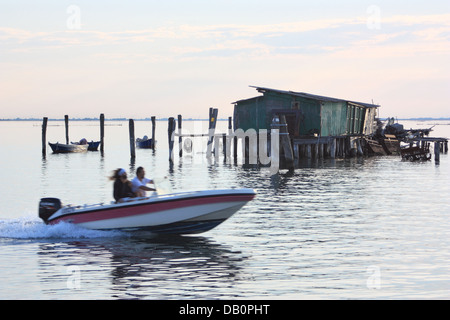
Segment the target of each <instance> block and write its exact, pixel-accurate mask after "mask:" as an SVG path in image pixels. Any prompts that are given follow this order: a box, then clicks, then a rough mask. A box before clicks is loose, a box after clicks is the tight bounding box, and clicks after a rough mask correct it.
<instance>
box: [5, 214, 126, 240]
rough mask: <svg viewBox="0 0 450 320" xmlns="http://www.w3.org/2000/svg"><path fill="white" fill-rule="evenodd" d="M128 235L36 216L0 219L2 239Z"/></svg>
mask: <svg viewBox="0 0 450 320" xmlns="http://www.w3.org/2000/svg"><path fill="white" fill-rule="evenodd" d="M124 236H125V237H127V236H129V234H128V233H126V232H121V231H116V230H112V231H109V230H108V231H102V230H89V229H85V228H82V227H80V226H77V225H74V224H72V223H66V222H61V223H58V224H55V225H46V224H44V223H43V222H42V220H40V219H38V218H35V217H31V218H28V217H22V218H18V219H9V220H6V219H5V220H0V239H8V238H9V239H95V238H111V237H124Z"/></svg>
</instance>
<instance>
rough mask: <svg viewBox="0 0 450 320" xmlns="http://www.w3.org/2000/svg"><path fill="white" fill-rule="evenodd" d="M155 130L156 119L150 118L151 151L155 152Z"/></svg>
mask: <svg viewBox="0 0 450 320" xmlns="http://www.w3.org/2000/svg"><path fill="white" fill-rule="evenodd" d="M155 129H156V117H155V116H152V145H153V150H155V146H156V140H155V139H156V137H155Z"/></svg>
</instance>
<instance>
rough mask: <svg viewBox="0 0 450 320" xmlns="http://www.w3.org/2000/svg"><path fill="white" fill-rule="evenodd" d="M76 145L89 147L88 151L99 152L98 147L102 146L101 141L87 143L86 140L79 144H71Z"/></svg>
mask: <svg viewBox="0 0 450 320" xmlns="http://www.w3.org/2000/svg"><path fill="white" fill-rule="evenodd" d="M71 143H72V144H74V145H85V144H87V145H88V151H97V150H98V146H99V145H100V141H91V142H87V140H86V139H85V138H83V139H81V140H80V141H79V142H71Z"/></svg>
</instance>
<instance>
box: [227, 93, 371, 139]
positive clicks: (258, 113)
mask: <svg viewBox="0 0 450 320" xmlns="http://www.w3.org/2000/svg"><path fill="white" fill-rule="evenodd" d="M294 106H298V107H299V110H300V111H301V114H302V116H301V119H300V125H299V134H300V135H301V136H302V135H303V136H306V135H311V134H312V133H313V132H319V133H320V135H321V136H341V135H346V134H361V133H362V132H363V129H364V128H363V127H364V120H365V119H364V118H365V113H366V109H365V108H364V107H361V106H357V105H354V104H351V103H348V102H346V101H338V102H329V101H324V102H321V101H318V100H313V99H307V98H303V97H298V96H291V95H287V94H282V93H278V92H265V93H264V95H263V96H260V97H255V98H252V99H248V100H242V101H239V102H237V103H236V105H235V110H234V127H235V129H238V128H241V129H243V130H244V131H246V130H248V129H251V128H253V129H256V130H259V129H270V124H271V122H272V111H273V110H275V109H283V110H295V109H293V108H295V107H294Z"/></svg>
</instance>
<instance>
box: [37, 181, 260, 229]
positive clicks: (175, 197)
mask: <svg viewBox="0 0 450 320" xmlns="http://www.w3.org/2000/svg"><path fill="white" fill-rule="evenodd" d="M255 196H256V192H255V191H254V190H253V189H224V190H203V191H193V192H179V193H173V194H166V195H158V196H154V197H150V198H132V199H131V200H130V201H127V202H123V203H111V204H108V205H104V204H94V205H84V206H76V207H74V206H62V205H61V201H60V200H59V199H57V198H42V199H41V201H40V203H39V217H40V218H41V219H42V220H43V221H44V222H45V223H46V224H57V223H59V222H68V223H74V224H77V225H79V226H81V227H84V228H87V229H95V230H125V231H150V232H151V233H156V234H193V233H201V232H205V231H208V230H211V229H213V228H214V227H216V226H218V225H219V224H221V223H222V222H224V221H225V220H227V219H228V218H230V217H231V216H232V215H233V214H234V213H236V212H237V211H238V210H239V209H241V208H242V207H243V206H244V205H245V204H246V203H247V202H249V201H251V200H252V199H253V198H254V197H255Z"/></svg>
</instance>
